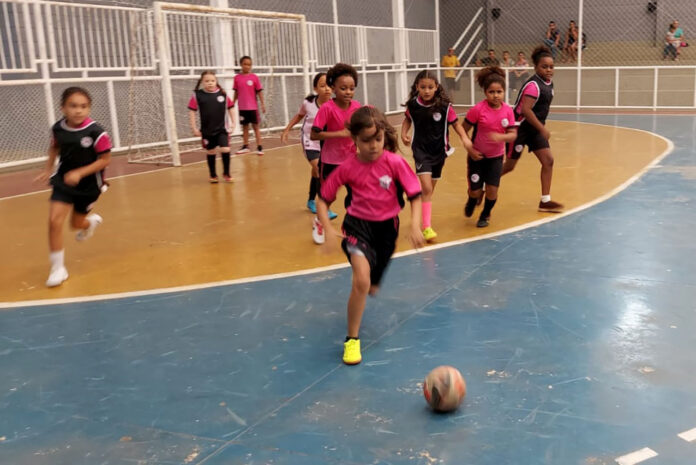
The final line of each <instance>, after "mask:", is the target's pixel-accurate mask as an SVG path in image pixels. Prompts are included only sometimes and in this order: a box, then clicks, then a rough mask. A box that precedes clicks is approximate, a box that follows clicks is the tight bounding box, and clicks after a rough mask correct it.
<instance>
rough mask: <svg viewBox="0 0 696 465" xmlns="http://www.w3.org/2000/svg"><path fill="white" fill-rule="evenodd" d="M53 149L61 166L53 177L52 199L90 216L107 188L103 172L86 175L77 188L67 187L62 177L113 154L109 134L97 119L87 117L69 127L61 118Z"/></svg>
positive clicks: (54, 136) (55, 125)
mask: <svg viewBox="0 0 696 465" xmlns="http://www.w3.org/2000/svg"><path fill="white" fill-rule="evenodd" d="M51 133H52V137H51V146H52V147H55V148H57V149H58V156H59V163H58V168H57V169H56V172H55V173H53V175H52V176H51V185H52V186H53V193H52V194H51V200H53V201H57V202H64V203H69V204H72V205H73V208H74V210H75V211H76V212H77V213H83V214H86V213H88V212H89V211H90V210H91V208H92V204H93V203H94V202H96V201H97V199H98V198H99V195H100V194H101V189H102V186H103V185H104V172H103V171H99V172H97V173H94V174H90V175H89V176H85V177H84V178H82V179H81V180H80V182H79V183H78V184H77V185H76V186H68V185H67V184H65V181H64V180H63V177H64V176H65V174H66V173H67V172H69V171H72V170H74V169H77V168H82V167H83V166H87V165H91V164H92V163H94V162H95V161H97V160H98V159H99V157H100V156H101V155H103V154H105V153H107V152H110V151H111V139H110V138H109V134H108V133H107V132H106V131H105V130H104V128H102V127H101V126H99V125H98V124H97V123H96V122H95V121H94V120H92V119H90V118H87V119H86V120H85V121H84V122H83V123H82V124H81V125H80V127H78V128H72V127H70V126H68V124H67V123H66V122H65V119H61V120H60V121H58V122H57V123H56V124H54V125H53V127H52V128H51Z"/></svg>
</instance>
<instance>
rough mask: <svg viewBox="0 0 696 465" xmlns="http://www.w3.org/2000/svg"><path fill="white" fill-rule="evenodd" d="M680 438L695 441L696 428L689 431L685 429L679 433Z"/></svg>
mask: <svg viewBox="0 0 696 465" xmlns="http://www.w3.org/2000/svg"><path fill="white" fill-rule="evenodd" d="M677 436H679V437H680V438H682V439H683V440H685V441H687V442H693V441H695V440H696V428H693V429H690V430H688V431H684V432H683V433H679V434H677Z"/></svg>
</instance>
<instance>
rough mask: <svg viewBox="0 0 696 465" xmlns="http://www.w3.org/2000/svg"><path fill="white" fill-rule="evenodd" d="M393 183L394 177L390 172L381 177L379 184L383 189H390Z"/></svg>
mask: <svg viewBox="0 0 696 465" xmlns="http://www.w3.org/2000/svg"><path fill="white" fill-rule="evenodd" d="M391 183H392V178H391V176H389V175H388V174H385V175H384V176H382V177H381V178H379V185H380V186H381V187H382V188H383V189H389V186H391Z"/></svg>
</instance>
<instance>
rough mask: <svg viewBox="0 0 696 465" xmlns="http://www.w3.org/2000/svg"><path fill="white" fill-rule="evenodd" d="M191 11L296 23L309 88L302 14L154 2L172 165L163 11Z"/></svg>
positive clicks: (174, 150) (177, 161) (174, 144)
mask: <svg viewBox="0 0 696 465" xmlns="http://www.w3.org/2000/svg"><path fill="white" fill-rule="evenodd" d="M169 11H175V12H191V13H198V14H200V13H203V14H205V13H210V14H215V15H227V16H232V17H234V16H236V17H239V16H244V17H252V18H268V19H291V20H294V21H298V22H299V23H300V36H301V37H300V42H301V46H302V73H303V75H304V86H305V92H307V93H309V91H310V90H311V83H310V75H309V44H308V39H307V21H306V18H305V15H301V14H291V13H279V12H275V11H261V10H259V11H257V10H246V9H240V8H217V7H212V6H203V5H185V4H180V3H169V2H154V16H155V31H156V38H157V41H156V42H157V56H158V59H159V65H160V66H159V68H160V69H159V72H160V77H161V78H162V100H163V107H164V117H165V126H166V130H167V138H168V140H169V147H170V150H171V156H172V162H173V164H174V166H181V153H180V150H179V136H178V133H177V128H176V115H175V106H174V95H173V92H172V81H171V73H170V66H171V49H170V46H169V45H170V44H169V43H168V41H167V40H166V38H167V30H166V28H167V22H166V13H167V12H169Z"/></svg>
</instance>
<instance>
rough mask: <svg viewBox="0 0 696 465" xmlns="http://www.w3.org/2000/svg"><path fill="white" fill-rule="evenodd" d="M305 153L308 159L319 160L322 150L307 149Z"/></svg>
mask: <svg viewBox="0 0 696 465" xmlns="http://www.w3.org/2000/svg"><path fill="white" fill-rule="evenodd" d="M304 154H305V157H306V158H307V161H312V160H317V159H318V158H319V155H320V154H321V152H320V151H319V150H305V151H304ZM327 176H328V175H327Z"/></svg>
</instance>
